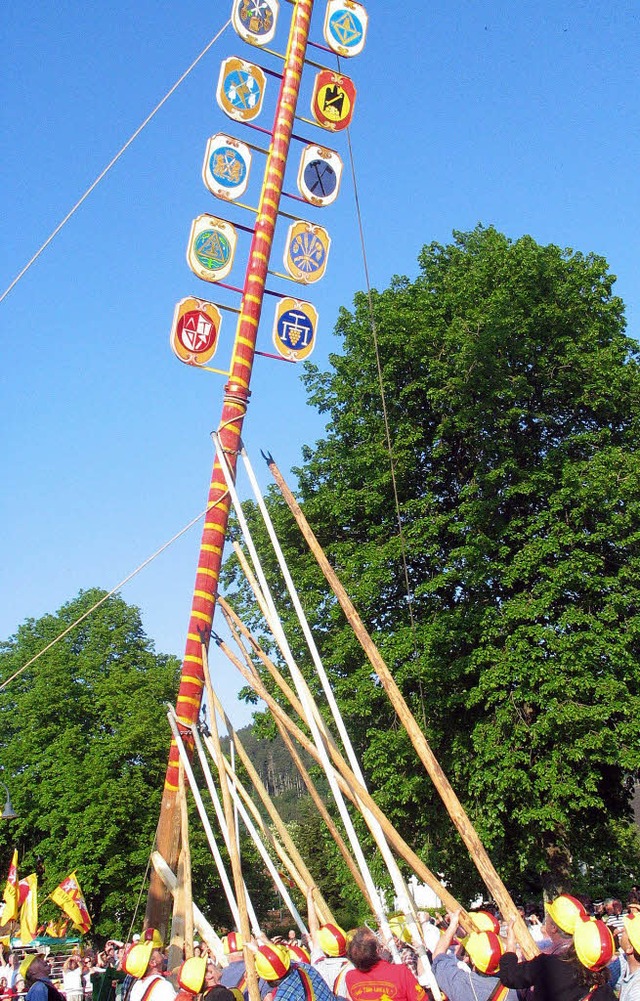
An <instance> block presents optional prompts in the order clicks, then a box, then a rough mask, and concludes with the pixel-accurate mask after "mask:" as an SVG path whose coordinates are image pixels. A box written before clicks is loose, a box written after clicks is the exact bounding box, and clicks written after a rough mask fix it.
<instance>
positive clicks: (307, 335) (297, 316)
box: [273, 298, 318, 361]
mask: <svg viewBox="0 0 640 1001" xmlns="http://www.w3.org/2000/svg"><path fill="white" fill-rule="evenodd" d="M317 328H318V313H317V311H316V308H315V306H312V304H311V303H310V302H301V301H300V300H299V299H291V298H286V299H281V300H280V302H279V303H278V305H277V307H276V315H275V319H274V323H273V343H274V345H275V347H276V350H277V351H278V352H279V354H281V355H282V357H283V358H287V359H288V360H289V361H304V359H305V358H308V357H309V355H310V354H311V352H312V351H313V349H314V347H315V344H316V330H317Z"/></svg>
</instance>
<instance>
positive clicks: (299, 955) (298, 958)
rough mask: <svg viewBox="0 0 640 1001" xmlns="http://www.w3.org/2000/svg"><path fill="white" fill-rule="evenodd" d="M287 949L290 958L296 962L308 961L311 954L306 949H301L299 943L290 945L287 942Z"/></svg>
mask: <svg viewBox="0 0 640 1001" xmlns="http://www.w3.org/2000/svg"><path fill="white" fill-rule="evenodd" d="M287 949H288V950H289V952H290V953H291V958H292V959H293V961H294V962H296V963H310V962H311V956H310V955H309V953H308V952H307V950H306V949H303V948H302V946H301V945H290V944H289V943H288V942H287Z"/></svg>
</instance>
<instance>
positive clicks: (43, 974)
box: [18, 952, 64, 1001]
mask: <svg viewBox="0 0 640 1001" xmlns="http://www.w3.org/2000/svg"><path fill="white" fill-rule="evenodd" d="M18 972H19V975H20V977H24V981H25V987H26V988H27V995H26V996H27V998H28V999H29V1001H64V995H63V994H61V993H60V991H59V990H58V989H57V987H56V986H55V984H54V983H53V981H52V980H51V966H50V965H49V963H48V961H47V958H46V956H45V955H44V954H43V953H42V952H37V953H32V954H31V955H29V956H25V958H24V959H23V960H22V962H21V964H20V969H19V971H18Z"/></svg>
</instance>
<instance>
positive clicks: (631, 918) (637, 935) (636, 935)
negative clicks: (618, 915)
mask: <svg viewBox="0 0 640 1001" xmlns="http://www.w3.org/2000/svg"><path fill="white" fill-rule="evenodd" d="M622 920H623V921H624V930H625V931H626V933H627V935H628V936H629V941H630V942H631V945H632V946H633V948H634V949H635V951H636V952H640V914H638V913H636V912H635V911H630V912H629V913H628V914H625V916H624V917H623V919H622Z"/></svg>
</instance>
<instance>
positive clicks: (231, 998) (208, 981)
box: [202, 957, 237, 1001]
mask: <svg viewBox="0 0 640 1001" xmlns="http://www.w3.org/2000/svg"><path fill="white" fill-rule="evenodd" d="M206 964H207V968H206V971H205V975H204V984H203V986H202V1001H237V995H236V994H234V993H233V992H232V991H230V990H229V988H228V987H224V986H223V985H222V984H221V983H220V978H221V977H222V967H221V966H219V965H218V964H217V963H216V961H215V960H214V959H211V957H208V958H207V960H206Z"/></svg>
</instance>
